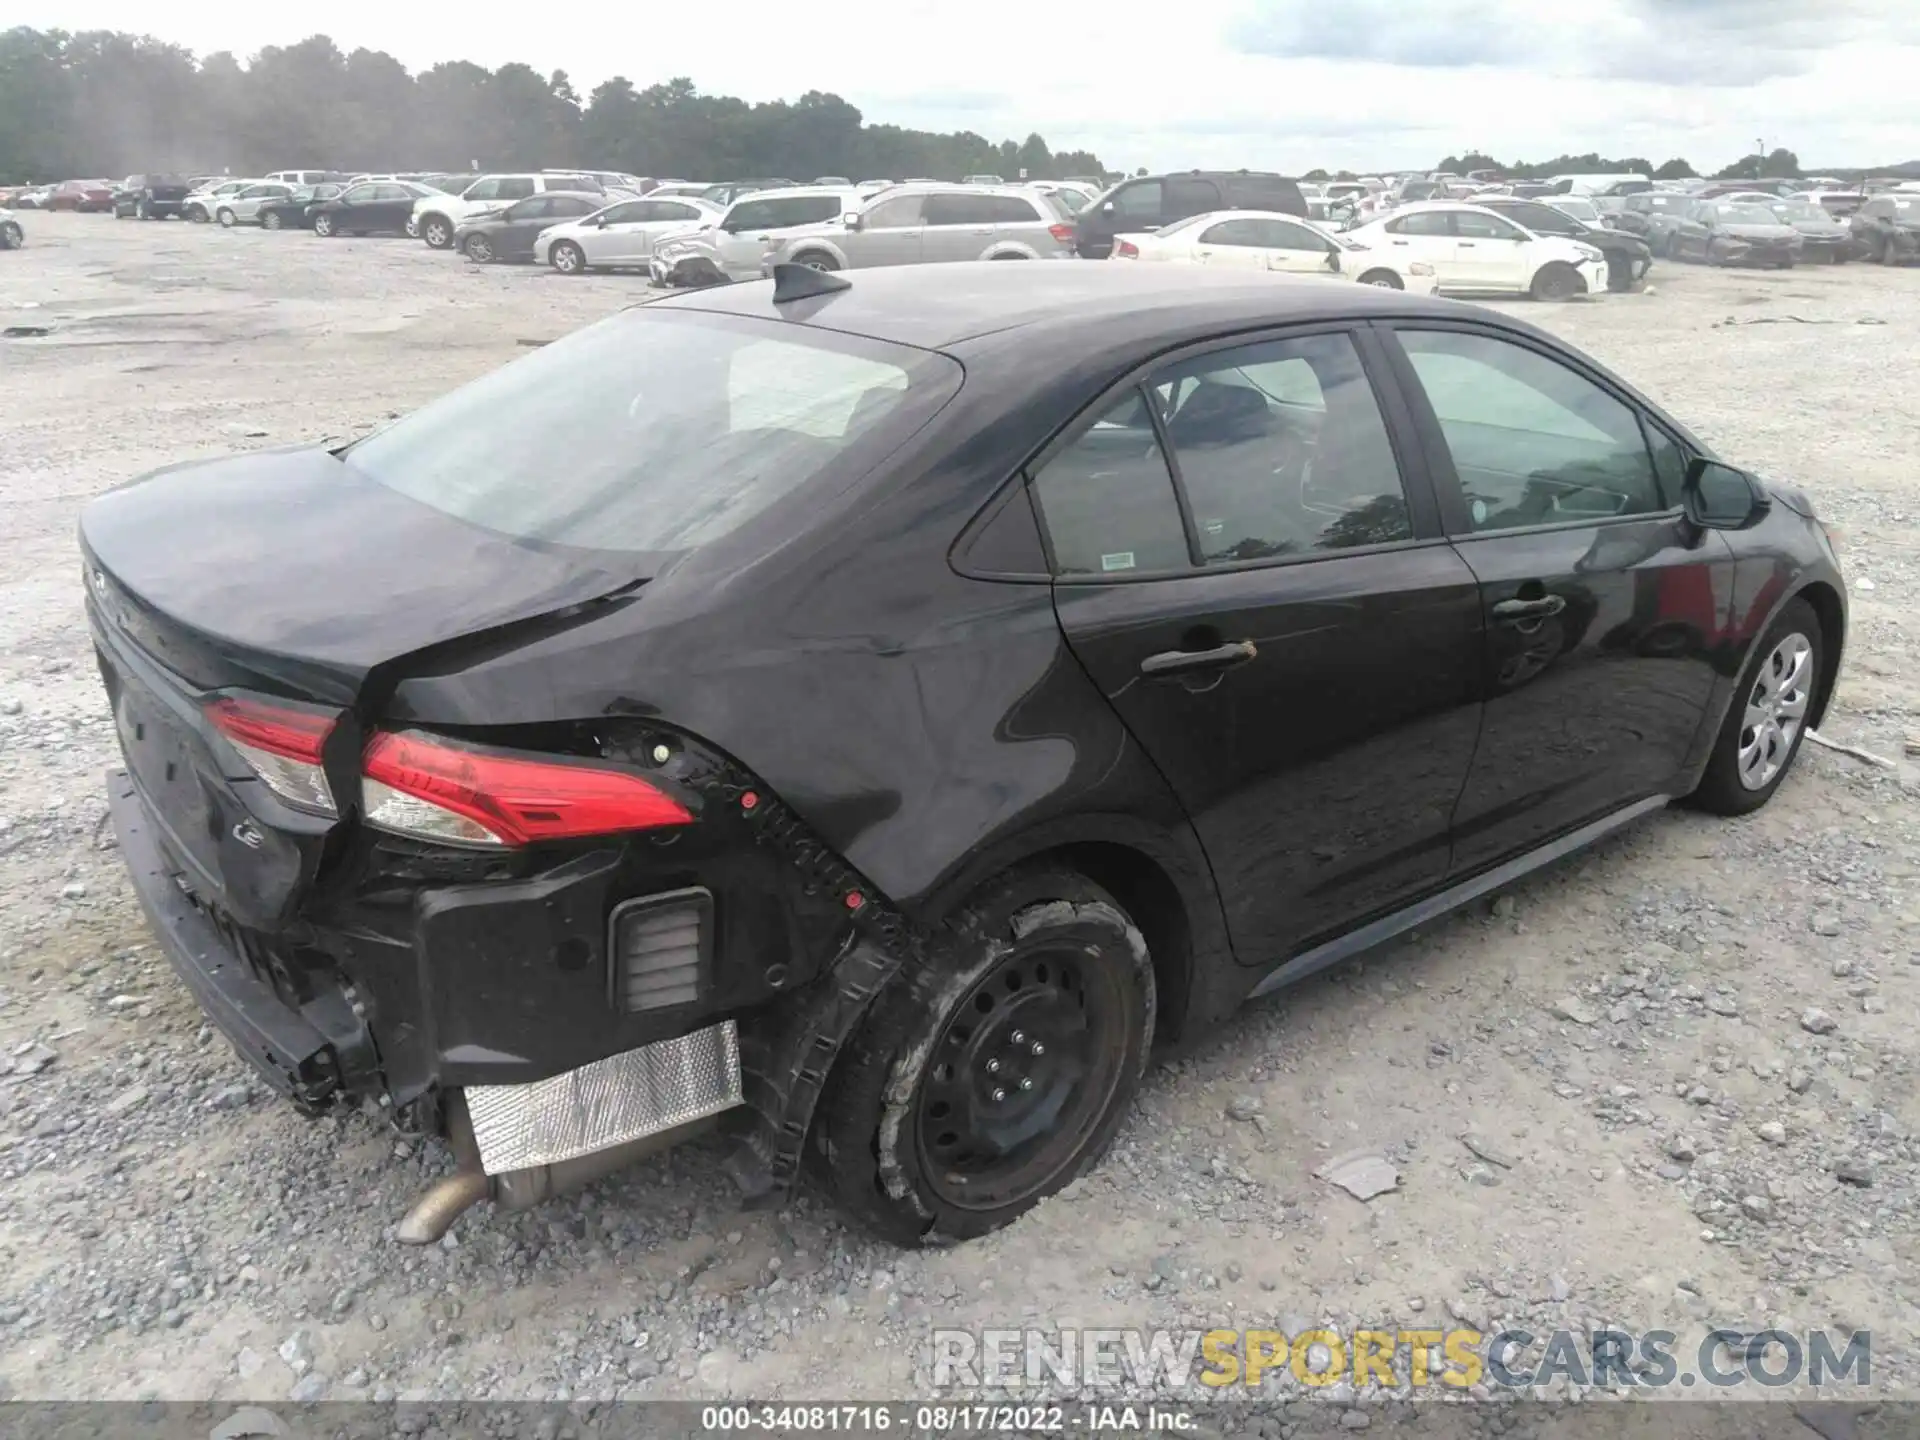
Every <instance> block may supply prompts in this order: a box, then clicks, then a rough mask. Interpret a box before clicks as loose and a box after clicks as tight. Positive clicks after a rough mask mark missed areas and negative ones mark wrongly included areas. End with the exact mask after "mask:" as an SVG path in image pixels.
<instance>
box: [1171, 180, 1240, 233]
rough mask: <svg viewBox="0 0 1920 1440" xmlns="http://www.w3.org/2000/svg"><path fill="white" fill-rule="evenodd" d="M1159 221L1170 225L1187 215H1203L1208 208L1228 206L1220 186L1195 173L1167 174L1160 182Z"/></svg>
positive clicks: (1219, 208) (1226, 207)
mask: <svg viewBox="0 0 1920 1440" xmlns="http://www.w3.org/2000/svg"><path fill="white" fill-rule="evenodd" d="M1160 188H1161V195H1162V198H1161V201H1160V215H1161V220H1160V223H1161V224H1163V225H1171V224H1172V223H1173V222H1174V221H1176V220H1184V219H1186V218H1187V217H1188V216H1189V215H1205V214H1206V213H1207V212H1208V211H1210V210H1226V209H1230V208H1232V207H1230V206H1229V205H1228V203H1227V201H1226V197H1224V196H1223V195H1221V193H1220V187H1219V186H1218V185H1215V184H1214V183H1213V181H1211V180H1206V179H1202V178H1201V177H1200V176H1197V175H1169V176H1168V177H1167V178H1166V179H1165V180H1164V181H1163V182H1161V187H1160Z"/></svg>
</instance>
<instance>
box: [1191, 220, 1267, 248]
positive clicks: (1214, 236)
mask: <svg viewBox="0 0 1920 1440" xmlns="http://www.w3.org/2000/svg"><path fill="white" fill-rule="evenodd" d="M1200 243H1201V244H1202V245H1260V244H1263V243H1264V242H1263V241H1262V240H1261V238H1260V230H1259V226H1258V225H1257V224H1256V223H1255V222H1254V221H1252V220H1222V221H1220V222H1219V223H1218V224H1217V225H1209V226H1208V227H1207V228H1206V229H1205V230H1202V231H1201V232H1200Z"/></svg>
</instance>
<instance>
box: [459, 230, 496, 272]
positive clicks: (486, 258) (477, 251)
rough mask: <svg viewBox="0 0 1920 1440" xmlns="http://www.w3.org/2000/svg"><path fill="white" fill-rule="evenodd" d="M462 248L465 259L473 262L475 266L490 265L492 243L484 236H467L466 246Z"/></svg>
mask: <svg viewBox="0 0 1920 1440" xmlns="http://www.w3.org/2000/svg"><path fill="white" fill-rule="evenodd" d="M462 248H463V250H464V252H465V254H466V257H467V259H469V260H471V261H473V262H474V263H475V264H478V265H486V264H490V263H492V260H493V242H492V241H490V240H489V239H487V237H486V236H484V235H469V236H468V237H467V243H466V245H465V246H463V247H462Z"/></svg>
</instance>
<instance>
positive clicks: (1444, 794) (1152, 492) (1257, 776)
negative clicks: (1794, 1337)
mask: <svg viewBox="0 0 1920 1440" xmlns="http://www.w3.org/2000/svg"><path fill="white" fill-rule="evenodd" d="M1371 349H1372V338H1371V336H1370V334H1368V333H1367V332H1364V331H1360V332H1354V331H1349V330H1348V329H1347V328H1345V327H1343V326H1325V327H1303V328H1301V329H1299V330H1294V331H1289V332H1286V333H1284V334H1281V335H1276V336H1273V337H1272V338H1267V339H1260V340H1255V341H1252V342H1248V341H1245V340H1238V341H1236V342H1235V343H1233V344H1231V345H1223V346H1217V347H1213V348H1209V349H1207V350H1205V351H1203V352H1202V353H1199V354H1193V355H1189V356H1187V357H1184V358H1180V359H1177V360H1174V361H1172V362H1170V363H1167V364H1164V365H1162V366H1161V367H1160V368H1158V369H1157V370H1155V371H1154V372H1152V373H1150V374H1148V375H1146V376H1144V377H1142V382H1141V383H1139V384H1137V385H1132V386H1128V387H1126V388H1123V389H1121V390H1119V391H1117V392H1116V393H1114V394H1113V395H1111V396H1109V397H1108V398H1106V399H1105V400H1103V401H1102V402H1101V403H1100V404H1099V405H1098V406H1097V407H1095V409H1094V418H1093V419H1092V420H1091V421H1089V422H1085V423H1082V424H1081V425H1079V426H1078V427H1077V428H1076V429H1073V430H1069V431H1068V432H1067V433H1066V435H1065V436H1063V437H1062V439H1061V440H1060V441H1057V442H1056V443H1055V444H1054V446H1053V447H1052V448H1051V449H1050V451H1049V452H1047V453H1045V454H1043V455H1042V457H1041V458H1040V460H1039V462H1038V463H1037V464H1036V465H1035V466H1034V467H1032V471H1031V475H1032V494H1033V497H1034V500H1035V505H1036V510H1037V512H1038V513H1039V514H1040V516H1041V517H1042V520H1043V524H1044V530H1045V534H1046V537H1047V544H1048V553H1049V557H1050V564H1051V566H1052V569H1053V572H1054V575H1055V577H1056V578H1055V583H1054V596H1055V607H1056V610H1057V613H1058V615H1059V619H1060V624H1061V626H1062V628H1063V630H1064V632H1065V634H1066V636H1067V639H1068V642H1069V644H1070V645H1071V647H1072V649H1073V652H1074V654H1075V656H1076V657H1077V658H1078V659H1079V660H1080V662H1081V664H1082V665H1083V666H1084V667H1085V668H1086V670H1087V672H1088V674H1089V675H1090V676H1091V677H1092V679H1093V681H1094V683H1095V684H1096V685H1097V686H1098V687H1099V689H1100V690H1101V692H1102V693H1103V694H1104V695H1106V697H1107V698H1108V699H1109V701H1110V702H1111V703H1112V704H1113V705H1114V707H1115V708H1116V710H1117V711H1118V713H1119V715H1120V716H1121V718H1122V720H1123V721H1124V722H1125V723H1126V725H1127V728H1128V730H1129V732H1130V733H1131V735H1132V736H1133V738H1134V739H1135V740H1136V741H1137V742H1138V743H1139V744H1140V745H1141V746H1142V747H1143V748H1144V749H1145V750H1146V752H1147V753H1148V754H1149V755H1150V756H1151V757H1152V758H1153V760H1154V762H1155V763H1156V765H1157V766H1158V767H1159V769H1160V770H1161V771H1162V772H1163V773H1164V774H1165V775H1166V777H1167V779H1168V781H1169V783H1170V784H1171V785H1172V786H1173V788H1174V790H1175V791H1176V792H1177V793H1178V794H1179V796H1180V798H1181V800H1182V802H1183V803H1184V805H1185V807H1186V810H1187V813H1188V815H1189V816H1190V817H1191V819H1192V821H1193V825H1194V828H1195V830H1196V831H1197V832H1198V834H1199V837H1200V839H1201V841H1202V843H1203V844H1204V846H1205V848H1206V852H1207V856H1208V859H1209V861H1210V862H1211V864H1212V867H1213V871H1214V875H1215V877H1216V880H1217V882H1218V884H1219V887H1220V892H1221V895H1222V899H1223V901H1224V904H1225V907H1226V912H1227V917H1228V924H1229V928H1230V931H1231V934H1232V938H1233V943H1234V947H1235V950H1236V952H1237V954H1238V955H1239V957H1240V959H1241V960H1242V961H1243V962H1245V963H1250V964H1262V963H1273V962H1276V961H1279V960H1282V959H1285V958H1287V957H1288V956H1290V955H1294V954H1296V953H1299V952H1302V951H1304V950H1306V949H1308V948H1309V947H1311V946H1312V945H1314V944H1315V943H1316V942H1318V941H1320V940H1322V939H1324V938H1325V937H1327V936H1329V935H1331V934H1333V933H1335V932H1338V931H1341V930H1343V929H1345V928H1347V927H1348V926H1350V925H1352V924H1353V923H1355V922H1356V921H1358V920H1360V919H1362V918H1364V917H1366V916H1368V915H1371V914H1374V913H1376V912H1380V911H1383V910H1387V909H1391V908H1393V907H1395V906H1396V905H1398V904H1400V903H1403V902H1404V901H1406V900H1407V899H1408V898H1409V897H1411V896H1412V895H1414V894H1416V893H1417V892H1419V891H1421V890H1424V889H1427V888H1430V887H1432V886H1434V885H1437V884H1438V883H1439V882H1440V881H1441V879H1442V877H1443V876H1444V874H1445V872H1446V869H1447V863H1448V856H1449V841H1448V825H1449V821H1450V818H1451V815H1452V812H1453V807H1454V805H1455V803H1456V802H1457V801H1458V799H1459V796H1460V791H1461V788H1462V786H1463V785H1464V783H1465V780H1466V776H1467V771H1468V767H1469V764H1470V762H1471V758H1472V752H1473V743H1474V736H1475V734H1476V732H1477V730H1478V727H1479V710H1478V701H1477V699H1476V697H1475V684H1476V678H1477V666H1478V661H1479V654H1480V646H1481V633H1480V632H1481V619H1480V614H1479V599H1478V590H1477V587H1476V585H1475V582H1474V578H1473V574H1472V572H1471V570H1469V569H1468V567H1467V565H1466V563H1465V562H1464V561H1463V560H1462V559H1461V558H1460V557H1459V555H1458V554H1456V553H1455V552H1454V550H1453V549H1452V548H1451V547H1450V546H1448V545H1447V544H1446V543H1445V542H1444V541H1443V540H1442V539H1441V538H1440V536H1439V522H1438V514H1437V510H1436V509H1435V507H1434V505H1433V501H1432V494H1431V490H1430V488H1429V487H1428V482H1427V478H1426V474H1425V471H1424V469H1423V468H1422V463H1421V460H1420V456H1419V452H1418V450H1417V448H1416V447H1412V446H1411V445H1406V444H1404V443H1403V444H1401V445H1396V443H1395V442H1394V441H1393V440H1392V439H1391V438H1390V436H1389V431H1388V427H1387V423H1386V421H1385V419H1384V416H1385V415H1386V414H1390V413H1398V412H1397V410H1395V409H1394V408H1393V404H1394V402H1393V401H1392V400H1391V398H1390V397H1391V394H1392V391H1391V387H1390V386H1389V387H1388V388H1387V390H1386V392H1385V393H1386V395H1387V396H1388V397H1389V398H1388V399H1387V400H1386V401H1385V402H1384V403H1383V400H1382V398H1381V396H1380V395H1379V394H1377V393H1376V390H1375V388H1374V384H1373V383H1372V379H1371V377H1370V374H1369V370H1368V368H1367V367H1366V366H1364V365H1363V363H1362V360H1361V356H1362V354H1363V352H1370V351H1371ZM1403 462H1404V463H1403ZM1310 477H1311V479H1310Z"/></svg>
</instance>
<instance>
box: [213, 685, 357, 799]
mask: <svg viewBox="0 0 1920 1440" xmlns="http://www.w3.org/2000/svg"><path fill="white" fill-rule="evenodd" d="M207 718H208V719H209V720H211V721H212V722H213V726H214V728H215V729H216V730H218V731H219V732H220V733H221V734H222V735H224V736H225V737H226V739H227V743H228V744H230V745H231V746H233V748H234V750H235V751H236V752H237V753H238V754H239V756H240V758H241V759H242V760H244V761H246V762H247V768H248V769H250V770H251V771H253V773H254V774H256V775H258V776H259V777H260V778H261V780H263V781H264V782H265V783H266V786H267V788H268V789H269V790H271V791H273V793H274V794H276V795H278V796H279V797H280V798H281V799H282V800H285V801H286V802H287V803H288V804H289V805H295V806H298V807H299V808H300V809H302V810H312V811H314V812H316V813H318V814H321V815H335V814H338V813H339V811H338V809H337V807H336V806H335V805H334V802H333V790H332V789H331V788H330V787H329V786H328V784H327V772H326V771H325V770H324V769H322V768H321V761H320V755H321V751H322V750H324V749H325V748H326V743H327V737H328V736H329V735H331V734H332V733H333V727H334V722H335V721H336V720H337V719H338V718H339V717H338V716H337V714H335V713H334V712H332V711H328V710H308V709H304V708H301V707H298V706H293V705H280V704H275V703H273V702H271V701H266V700H255V699H251V698H249V697H246V696H241V695H221V696H218V697H217V698H215V699H214V700H213V701H211V702H210V703H209V704H208V705H207Z"/></svg>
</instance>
